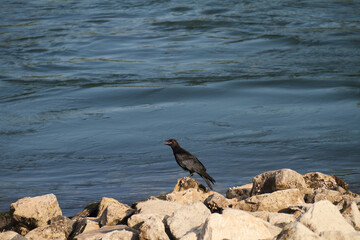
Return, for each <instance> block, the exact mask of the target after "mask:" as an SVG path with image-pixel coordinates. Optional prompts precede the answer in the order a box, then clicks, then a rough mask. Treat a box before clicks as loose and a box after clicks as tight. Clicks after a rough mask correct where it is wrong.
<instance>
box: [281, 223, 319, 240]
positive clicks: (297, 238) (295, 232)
mask: <svg viewBox="0 0 360 240" xmlns="http://www.w3.org/2000/svg"><path fill="white" fill-rule="evenodd" d="M276 239H277V240H288V239H291V240H320V239H323V238H321V237H320V236H319V235H317V234H316V233H314V232H312V231H311V230H310V229H308V228H307V227H305V226H304V225H303V224H302V223H300V222H293V223H290V224H288V225H286V226H285V227H284V229H283V230H282V231H281V233H280V234H279V235H278V236H277V238H276Z"/></svg>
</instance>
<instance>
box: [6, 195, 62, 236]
mask: <svg viewBox="0 0 360 240" xmlns="http://www.w3.org/2000/svg"><path fill="white" fill-rule="evenodd" d="M10 212H11V215H12V217H13V219H14V221H15V224H16V225H17V229H18V230H19V231H20V232H21V233H22V235H25V234H26V233H27V232H28V231H29V230H32V229H34V228H36V227H43V226H47V222H48V221H49V220H50V219H52V218H54V217H57V216H62V212H61V209H60V207H59V203H58V201H57V199H56V196H55V195H54V194H47V195H43V196H38V197H26V198H22V199H19V200H18V201H16V202H15V203H12V204H11V206H10Z"/></svg>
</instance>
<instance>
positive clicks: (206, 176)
mask: <svg viewBox="0 0 360 240" xmlns="http://www.w3.org/2000/svg"><path fill="white" fill-rule="evenodd" d="M199 175H200V176H201V177H202V178H203V179H204V181H205V182H206V184H207V185H208V186H209V188H210V189H211V190H212V189H213V188H212V186H211V183H210V182H212V184H215V182H216V181H215V179H213V178H212V177H211V176H210V175H209V174H207V173H206V172H205V173H202V174H199ZM209 181H210V182H209Z"/></svg>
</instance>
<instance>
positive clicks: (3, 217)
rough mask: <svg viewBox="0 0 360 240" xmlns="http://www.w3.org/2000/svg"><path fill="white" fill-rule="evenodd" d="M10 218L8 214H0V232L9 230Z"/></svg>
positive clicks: (10, 226) (10, 225)
mask: <svg viewBox="0 0 360 240" xmlns="http://www.w3.org/2000/svg"><path fill="white" fill-rule="evenodd" d="M11 228H12V218H11V214H10V212H4V213H0V232H2V231H4V230H5V231H7V230H11Z"/></svg>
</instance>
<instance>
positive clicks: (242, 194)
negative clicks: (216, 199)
mask: <svg viewBox="0 0 360 240" xmlns="http://www.w3.org/2000/svg"><path fill="white" fill-rule="evenodd" d="M252 187H253V184H252V183H248V184H246V185H242V186H239V187H232V188H229V189H228V190H227V191H226V197H227V198H230V199H231V198H237V199H238V200H239V201H240V200H244V199H246V198H248V197H250V193H251V189H252Z"/></svg>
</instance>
